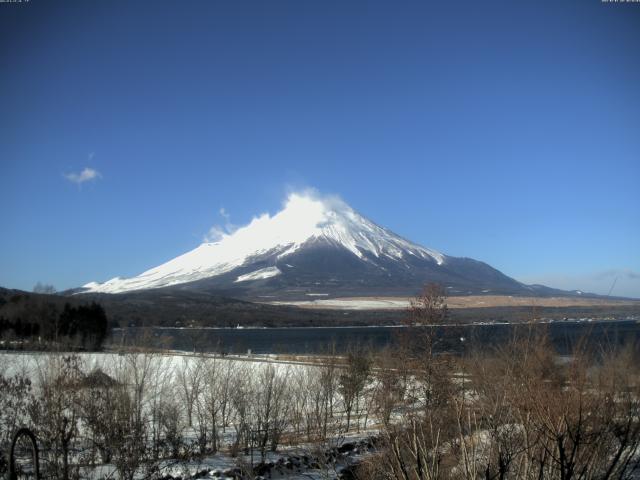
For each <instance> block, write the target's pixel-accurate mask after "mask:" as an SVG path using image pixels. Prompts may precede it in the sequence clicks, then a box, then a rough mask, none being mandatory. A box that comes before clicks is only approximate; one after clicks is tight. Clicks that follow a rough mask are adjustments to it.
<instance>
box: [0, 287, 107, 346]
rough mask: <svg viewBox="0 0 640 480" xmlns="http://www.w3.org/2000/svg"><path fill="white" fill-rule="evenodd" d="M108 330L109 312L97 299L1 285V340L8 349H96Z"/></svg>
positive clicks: (100, 344)
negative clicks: (107, 312)
mask: <svg viewBox="0 0 640 480" xmlns="http://www.w3.org/2000/svg"><path fill="white" fill-rule="evenodd" d="M108 332H109V322H108V320H107V315H106V313H105V311H104V309H103V308H102V306H101V305H100V304H98V303H96V302H93V301H89V300H87V299H76V298H69V297H63V296H59V295H48V294H39V293H30V292H23V291H20V290H8V289H5V288H0V339H1V340H2V342H3V343H2V346H3V347H5V348H21V347H25V348H49V347H51V346H52V345H56V346H63V347H67V348H69V347H70V348H82V349H89V350H97V349H99V348H100V347H101V346H102V342H103V341H104V339H105V338H106V336H107V334H108Z"/></svg>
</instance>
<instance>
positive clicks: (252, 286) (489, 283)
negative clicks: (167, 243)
mask: <svg viewBox="0 0 640 480" xmlns="http://www.w3.org/2000/svg"><path fill="white" fill-rule="evenodd" d="M429 282H436V283H440V284H442V285H443V286H444V287H445V288H446V289H447V292H448V294H449V295H473V294H487V293H492V294H507V295H531V294H534V295H537V294H540V295H558V294H568V295H571V294H572V293H571V292H563V291H561V290H557V289H551V288H549V287H539V286H530V285H525V284H523V283H521V282H518V281H517V280H515V279H513V278H511V277H509V276H507V275H505V274H504V273H502V272H500V271H499V270H497V269H495V268H493V267H491V266H490V265H488V264H486V263H484V262H481V261H478V260H474V259H471V258H465V257H452V256H448V255H445V254H443V253H441V252H439V251H437V250H435V249H431V248H428V247H424V246H422V245H419V244H417V243H414V242H411V241H409V240H407V239H405V238H403V237H401V236H399V235H397V234H395V233H393V232H392V231H391V230H389V229H387V228H385V227H382V226H379V225H378V224H376V223H375V222H373V221H371V220H369V219H368V218H366V217H364V216H362V215H360V214H359V213H358V212H356V211H355V210H354V209H352V208H351V207H350V206H349V205H347V204H346V203H345V202H343V201H342V200H340V199H339V198H337V197H331V196H320V195H318V194H310V193H305V194H298V193H294V194H291V195H290V196H289V197H288V199H287V201H286V203H285V205H284V208H283V209H282V210H281V211H279V212H278V213H276V214H275V215H273V216H271V215H269V214H263V215H261V216H259V217H255V218H254V219H253V220H252V221H251V222H250V223H249V224H248V225H246V226H243V227H241V228H238V229H237V230H236V231H234V232H232V233H229V234H223V235H222V236H221V238H219V239H218V240H217V241H215V242H204V243H202V244H201V245H199V246H198V247H196V248H195V249H193V250H191V251H189V252H186V253H185V254H182V255H180V256H178V257H175V258H174V259H172V260H169V261H168V262H166V263H164V264H161V265H159V266H157V267H154V268H151V269H149V270H146V271H145V272H143V273H141V274H140V275H137V276H134V277H131V278H121V277H116V278H113V279H111V280H108V281H106V282H104V283H97V282H91V283H88V284H86V285H84V286H83V287H81V288H80V289H78V290H77V292H82V293H124V292H131V291H137V290H149V289H158V288H167V287H171V288H176V289H178V290H181V289H188V290H189V289H190V290H197V291H210V292H215V293H221V294H224V295H229V296H234V297H238V298H249V299H254V300H256V299H257V300H260V299H263V298H272V297H276V298H277V299H300V298H305V297H306V296H309V295H326V296H332V297H336V296H358V295H394V294H395V295H414V294H415V293H416V292H417V291H418V290H419V289H420V287H421V286H422V285H424V284H425V283H429Z"/></svg>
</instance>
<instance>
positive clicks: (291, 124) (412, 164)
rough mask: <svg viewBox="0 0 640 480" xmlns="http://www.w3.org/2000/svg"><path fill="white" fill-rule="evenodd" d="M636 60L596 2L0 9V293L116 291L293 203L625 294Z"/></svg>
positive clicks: (638, 197)
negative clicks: (331, 202) (322, 198)
mask: <svg viewBox="0 0 640 480" xmlns="http://www.w3.org/2000/svg"><path fill="white" fill-rule="evenodd" d="M638 45H640V4H637V3H628V4H621V3H615V4H614V3H611V4H609V3H601V2H600V0H577V1H562V0H561V1H558V0H556V1H535V2H533V1H532V2H513V1H504V2H495V1H490V0H489V1H485V2H477V1H469V2H465V1H456V2H425V1H419V2H391V1H388V2H369V1H367V2H357V1H354V2H344V1H323V2H317V1H308V2H307V1H304V2H301V1H290V2H288V1H273V2H263V1H260V2H248V1H215V2H205V1H185V2H175V1H162V0H161V1H153V2H125V1H117V0H114V1H92V2H86V1H85V2H81V1H78V2H71V1H63V0H59V1H46V2H45V1H42V0H31V1H29V2H27V3H20V4H14V3H4V4H0V72H2V73H1V74H0V204H1V205H2V222H1V225H2V226H1V228H0V285H2V286H5V287H12V288H22V289H27V290H30V289H31V288H32V287H33V285H34V284H35V283H36V282H37V281H41V282H47V283H51V284H53V285H55V286H56V287H57V288H58V289H64V288H68V287H73V286H78V285H81V284H84V283H86V282H88V281H91V280H98V281H103V280H106V279H108V278H111V277H114V276H117V275H121V276H130V275H134V274H137V273H140V272H141V271H143V270H145V269H147V268H149V267H152V266H155V265H158V264H160V263H162V262H164V261H166V260H168V259H170V258H173V257H174V256H176V255H178V254H180V253H183V252H185V251H187V250H189V249H191V248H194V247H195V246H197V245H198V244H199V243H200V241H201V240H202V238H203V237H204V235H206V233H207V232H208V231H209V229H210V228H211V227H212V226H213V225H216V224H224V223H225V222H227V221H230V222H231V223H234V224H244V223H246V222H248V221H249V220H250V219H251V217H252V216H253V215H256V214H259V213H262V212H265V211H268V212H275V211H277V210H278V209H279V207H280V205H281V203H282V201H283V199H284V197H285V195H286V192H287V191H290V190H292V189H297V188H305V187H315V188H316V189H318V190H319V191H321V192H324V193H334V194H339V195H340V196H342V197H343V198H344V199H345V200H346V201H347V202H348V203H349V204H350V205H351V206H353V207H354V208H355V209H356V210H358V211H360V212H361V213H363V214H364V215H366V216H368V217H370V218H371V219H373V220H374V221H376V222H377V223H379V224H382V225H384V226H387V227H389V228H391V229H392V230H394V231H395V232H397V233H399V234H401V235H403V236H405V237H407V238H409V239H411V240H413V241H415V242H418V243H421V244H423V245H426V246H429V247H432V248H435V249H438V250H441V251H443V252H445V253H447V254H451V255H457V256H468V257H472V258H476V259H479V260H483V261H486V262H488V263H489V264H491V265H493V266H495V267H496V268H499V269H500V270H502V271H504V272H505V273H506V274H508V275H511V276H513V277H515V278H517V279H519V280H523V281H527V282H542V283H547V284H549V285H552V286H558V287H561V288H580V289H585V290H591V291H596V292H598V293H607V292H608V290H609V288H610V286H611V285H612V283H613V281H614V279H615V278H618V280H617V282H616V288H615V289H614V292H613V293H614V294H618V295H632V296H636V297H640V55H638ZM221 208H224V209H225V212H226V213H227V214H228V215H230V219H229V220H227V219H225V218H224V217H223V216H222V215H221V214H220V209H221Z"/></svg>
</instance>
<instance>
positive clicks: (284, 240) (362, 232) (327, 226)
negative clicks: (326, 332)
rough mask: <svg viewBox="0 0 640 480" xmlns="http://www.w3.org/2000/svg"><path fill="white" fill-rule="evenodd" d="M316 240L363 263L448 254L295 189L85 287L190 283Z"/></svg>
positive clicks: (270, 270) (268, 271) (261, 274)
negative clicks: (133, 270)
mask: <svg viewBox="0 0 640 480" xmlns="http://www.w3.org/2000/svg"><path fill="white" fill-rule="evenodd" d="M318 240H321V241H324V242H329V243H331V244H333V245H335V246H339V247H342V248H344V249H346V250H348V251H349V252H351V253H352V254H353V255H355V256H356V257H357V258H359V259H361V260H362V261H365V262H367V261H368V256H373V257H376V258H380V257H388V258H390V259H396V260H402V259H403V258H407V257H408V256H414V257H417V258H420V259H424V260H428V261H431V262H433V263H434V264H436V265H442V264H444V263H445V262H446V258H447V257H446V256H445V255H443V254H441V253H439V252H436V251H435V250H430V249H427V248H424V247H421V246H419V245H416V244H414V243H411V242H409V241H407V240H405V239H403V238H401V237H399V236H397V235H395V234H394V233H393V232H391V231H389V230H387V229H385V228H382V227H379V226H378V225H376V224H375V223H373V222H371V221H370V220H368V219H366V218H365V217H363V216H361V215H359V214H358V213H357V212H355V211H354V210H353V209H352V208H351V207H349V206H348V205H347V204H346V203H344V202H343V201H341V200H339V199H337V198H334V197H319V196H317V195H314V194H297V193H296V194H292V195H290V196H289V197H288V199H287V201H286V203H285V206H284V208H283V209H282V210H281V211H280V212H278V213H277V214H275V215H273V216H271V215H269V214H263V215H261V216H259V217H257V218H254V219H253V220H252V221H251V222H250V223H249V224H248V225H246V226H244V227H242V228H239V229H238V230H236V231H235V232H234V233H232V234H228V235H224V236H223V237H222V239H221V240H219V241H217V242H213V243H203V244H202V245H200V246H198V247H197V248H195V249H194V250H192V251H190V252H187V253H185V254H183V255H180V256H179V257H176V258H174V259H173V260H170V261H168V262H167V263H164V264H162V265H160V266H158V267H155V268H152V269H150V270H147V271H146V272H143V273H141V274H140V275H138V276H136V277H132V278H120V277H116V278H113V279H111V280H109V281H107V282H104V283H97V282H91V283H88V284H86V285H84V289H85V290H84V291H85V292H103V293H119V292H126V291H131V290H140V289H147V288H159V287H165V286H170V285H177V284H181V283H186V282H193V281H196V280H201V279H205V278H209V277H215V276H218V275H222V274H224V273H227V272H230V271H232V270H234V269H236V268H238V267H242V266H243V265H250V264H251V263H252V261H253V260H255V259H256V258H259V257H261V256H265V255H267V254H269V255H274V254H275V255H276V259H277V260H280V259H282V258H284V257H286V256H288V255H291V254H293V253H294V252H297V251H298V250H300V249H301V248H302V247H303V246H304V245H305V244H307V243H309V242H313V241H318ZM276 270H277V271H276ZM279 273H280V270H279V269H277V267H275V266H272V267H267V268H263V269H260V270H257V271H254V272H250V273H248V274H243V275H240V276H238V277H237V279H236V282H244V281H249V280H257V279H264V278H269V277H273V276H275V275H278V274H279Z"/></svg>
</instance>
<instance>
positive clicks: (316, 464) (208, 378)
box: [0, 352, 377, 479]
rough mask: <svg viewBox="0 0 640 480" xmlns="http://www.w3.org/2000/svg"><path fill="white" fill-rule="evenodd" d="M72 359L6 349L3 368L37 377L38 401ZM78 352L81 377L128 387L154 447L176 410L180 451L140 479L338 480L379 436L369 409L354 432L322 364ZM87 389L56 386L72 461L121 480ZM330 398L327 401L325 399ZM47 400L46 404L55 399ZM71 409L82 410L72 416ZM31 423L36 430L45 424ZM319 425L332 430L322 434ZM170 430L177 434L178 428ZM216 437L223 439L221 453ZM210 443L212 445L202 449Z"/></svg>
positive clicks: (144, 467) (87, 471)
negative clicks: (93, 417)
mask: <svg viewBox="0 0 640 480" xmlns="http://www.w3.org/2000/svg"><path fill="white" fill-rule="evenodd" d="M65 357H67V358H68V354H54V353H18V352H0V373H1V375H2V376H3V377H4V378H9V377H13V376H23V377H27V378H29V379H30V380H31V381H32V384H33V394H34V396H35V398H39V397H40V396H42V395H46V392H47V391H49V390H43V388H42V387H43V385H51V384H56V382H57V381H58V380H57V379H58V378H60V376H63V375H67V374H68V373H64V371H65V368H66V367H65V365H67V364H65V360H64V359H65ZM76 358H77V359H78V360H79V363H78V365H79V368H80V370H81V372H82V373H81V376H80V378H85V379H88V378H91V377H92V375H94V374H95V373H96V372H100V375H103V374H104V375H106V376H108V378H110V379H112V380H113V381H115V382H117V383H118V385H122V386H124V388H125V390H126V391H127V392H129V395H130V397H128V398H130V399H131V402H134V403H135V404H136V405H138V406H139V410H136V408H135V405H132V407H133V410H132V411H138V412H139V414H140V415H142V417H143V418H144V427H143V429H142V430H141V431H142V432H143V435H144V436H145V438H146V440H145V444H146V445H145V448H146V449H148V450H149V451H151V449H153V448H155V447H156V445H165V444H166V441H164V440H162V439H161V436H162V435H164V434H165V433H164V432H165V431H167V430H166V428H167V427H166V425H167V419H166V418H165V419H164V420H163V418H164V416H163V415H164V413H163V412H165V410H164V409H165V408H167V406H168V407H169V408H170V410H169V411H170V412H173V413H172V415H173V418H172V419H171V421H169V424H170V426H172V427H173V430H171V432H173V435H174V437H175V436H178V437H179V438H180V447H179V449H178V450H179V451H180V455H178V456H177V457H176V456H171V455H169V456H167V455H159V456H157V455H156V457H154V458H153V459H150V458H147V459H146V460H145V462H144V464H141V465H140V466H139V467H138V470H137V473H136V478H143V477H144V476H145V473H144V472H145V471H148V468H149V466H150V465H151V464H152V465H153V469H154V470H155V471H156V474H157V475H156V476H158V475H159V476H167V475H170V476H173V477H176V478H177V477H181V478H190V477H194V478H196V477H197V478H245V477H243V476H242V472H245V473H246V472H248V471H253V472H256V471H258V469H259V470H260V471H262V472H263V473H264V475H265V476H268V478H286V479H301V478H307V479H308V478H312V479H315V478H317V479H320V478H339V471H340V470H341V469H343V468H345V467H346V466H348V465H349V464H351V463H352V462H353V461H355V460H357V459H358V458H360V457H361V456H362V455H366V454H368V452H369V450H370V448H371V447H370V443H369V442H368V441H367V440H366V439H367V438H368V437H370V436H372V435H375V434H376V432H377V430H376V428H375V421H373V419H372V418H370V419H368V421H364V422H362V421H361V418H362V416H363V415H364V414H365V412H364V405H363V406H362V407H361V409H360V411H359V412H358V415H355V414H354V415H353V417H352V420H351V428H350V429H346V428H345V423H344V419H345V415H344V406H343V405H342V404H341V399H340V395H339V394H338V391H337V383H336V382H337V380H338V376H337V370H334V371H333V374H332V377H331V378H329V382H330V384H329V385H328V387H327V389H324V390H323V389H322V388H319V384H320V382H322V381H323V379H324V380H325V381H326V379H327V378H328V377H327V376H326V373H324V372H325V370H323V367H318V366H313V365H302V364H296V363H284V362H274V361H271V360H269V359H268V358H265V359H264V360H265V361H256V359H255V358H254V359H251V360H252V361H247V360H248V359H232V358H220V357H214V356H194V355H184V354H177V353H176V354H159V353H137V354H133V353H128V354H123V355H120V354H117V353H81V354H77V355H76ZM74 378H76V377H74ZM100 378H104V377H100ZM82 388H86V387H82ZM81 390H82V389H80V390H78V389H76V390H75V391H74V392H73V393H69V394H68V396H69V399H65V398H64V397H65V395H67V393H65V392H56V395H60V399H59V400H60V402H61V403H65V402H67V401H68V403H66V405H67V406H66V407H64V408H63V411H62V412H57V413H58V414H61V413H64V412H67V413H65V415H67V416H68V417H69V418H73V422H77V430H75V432H76V433H75V437H74V442H75V443H74V445H75V446H74V448H73V449H72V450H73V452H75V453H73V454H72V455H71V460H72V463H74V462H75V463H77V464H78V465H80V464H82V465H84V466H82V467H79V468H80V470H79V471H80V474H81V475H82V476H83V477H91V478H96V479H97V478H118V477H119V472H120V470H119V468H118V465H117V464H116V462H110V461H107V462H106V463H103V462H102V461H101V460H100V458H101V455H102V451H100V449H99V448H97V447H95V445H97V444H98V443H99V442H96V440H95V439H96V436H100V435H103V434H102V433H100V431H99V430H97V429H96V428H95V426H92V425H90V424H89V423H88V421H85V420H84V417H83V413H82V412H84V411H85V410H87V406H86V405H84V403H83V402H84V401H85V400H84V398H85V396H84V395H85V393H84V392H83V391H81ZM100 392H102V390H100ZM104 394H106V395H108V392H106V391H104ZM327 394H330V398H328V397H326V395H327ZM314 395H315V403H314V398H313V397H314ZM321 397H324V400H322V401H321V402H318V399H319V398H321ZM92 398H93V397H92ZM40 401H42V402H43V404H46V399H44V398H41V399H40ZM99 402H100V401H98V403H99ZM136 402H137V403H136ZM83 405H84V406H83ZM127 405H129V404H127ZM47 408H51V406H50V405H49V406H48V407H47ZM114 408H120V407H119V406H118V405H115V407H114ZM171 408H173V409H171ZM318 408H320V409H324V410H322V411H324V414H326V415H325V416H326V418H327V420H328V421H327V422H326V423H324V424H322V422H321V419H320V418H319V417H318V416H317V415H316V416H315V417H314V411H315V413H316V414H317V413H318ZM328 408H330V409H331V418H329V410H327V409H328ZM69 410H77V411H74V412H73V414H71V413H69ZM101 415H103V414H101ZM103 416H104V415H103ZM106 416H107V417H109V415H108V414H107V415H106ZM101 418H102V417H101ZM25 420H28V419H25ZM212 421H213V422H214V425H215V427H213V426H212V425H211V422H212ZM318 421H320V423H318ZM32 428H34V429H36V430H37V429H38V428H39V426H38V425H34V426H33V427H32ZM265 428H266V430H265ZM318 428H320V429H324V430H325V431H326V432H327V436H326V437H324V438H319V436H318V433H319V431H318ZM271 429H273V430H272V431H270V430H271ZM263 431H265V432H269V433H267V434H265V435H268V437H269V438H268V441H267V440H266V438H267V437H266V436H265V437H264V438H265V442H266V444H265V445H264V448H260V441H261V440H260V439H261V438H262V437H261V435H263V434H262V433H260V432H263ZM214 432H215V433H214ZM247 432H253V433H251V434H250V435H249V434H248V433H247ZM256 432H257V433H256ZM166 435H167V438H169V437H168V435H169V433H167V434H166ZM212 435H215V436H216V437H217V438H216V446H215V447H213V451H215V453H212V444H211V441H212ZM246 435H249V436H248V437H247V436H246ZM3 437H4V435H3ZM158 439H160V440H158ZM201 442H205V443H204V444H203V445H204V446H203V448H202V449H200V445H201ZM273 442H277V443H276V444H274V443H273ZM272 445H275V447H274V448H273V449H272V448H271V447H272ZM165 446H166V445H165ZM163 448H164V447H163ZM245 448H247V450H245ZM178 450H176V451H178ZM272 450H273V451H272ZM186 452H189V455H186ZM114 455H115V454H114ZM145 455H147V456H148V455H149V453H148V452H147V453H145ZM263 455H264V457H263ZM43 457H44V458H46V457H47V455H46V454H45V455H43ZM145 458H146V457H145ZM87 463H89V464H91V466H87ZM160 474H161V475H160ZM247 478H248V477H247Z"/></svg>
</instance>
